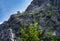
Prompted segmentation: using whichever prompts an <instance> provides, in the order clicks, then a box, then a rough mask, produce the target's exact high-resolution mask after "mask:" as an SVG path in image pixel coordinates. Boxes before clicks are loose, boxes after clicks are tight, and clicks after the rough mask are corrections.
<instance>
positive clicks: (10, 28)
mask: <svg viewBox="0 0 60 41" xmlns="http://www.w3.org/2000/svg"><path fill="white" fill-rule="evenodd" d="M59 4H60V0H33V1H32V2H31V4H30V5H29V6H28V8H27V9H26V11H25V12H24V13H17V14H13V15H11V17H10V18H9V20H8V21H5V22H4V23H3V24H1V25H0V41H14V40H15V41H18V35H17V34H16V32H18V31H19V30H20V28H21V25H20V23H24V24H25V25H26V26H28V25H29V24H30V23H32V24H33V22H34V20H36V21H38V23H39V24H38V29H42V30H43V31H44V32H47V31H52V32H53V34H52V35H53V36H54V35H55V36H60V6H59ZM44 35H45V34H44Z"/></svg>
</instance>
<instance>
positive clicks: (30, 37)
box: [17, 21, 59, 41]
mask: <svg viewBox="0 0 60 41" xmlns="http://www.w3.org/2000/svg"><path fill="white" fill-rule="evenodd" d="M21 27H22V28H21V30H20V31H19V32H17V34H18V35H19V41H59V40H58V39H59V38H55V37H53V36H52V33H53V32H51V31H46V32H45V33H44V34H45V35H48V36H50V37H49V38H43V37H42V33H43V30H38V29H37V27H38V22H36V21H34V24H30V25H29V26H27V27H26V26H25V25H24V23H22V25H21Z"/></svg>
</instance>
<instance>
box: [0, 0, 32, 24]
mask: <svg viewBox="0 0 60 41" xmlns="http://www.w3.org/2000/svg"><path fill="white" fill-rule="evenodd" d="M31 1H32V0H0V23H1V22H4V21H6V20H8V19H9V17H10V15H11V14H14V13H15V12H17V11H21V12H22V11H24V10H25V9H26V8H27V7H28V5H29V4H30V3H31Z"/></svg>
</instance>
